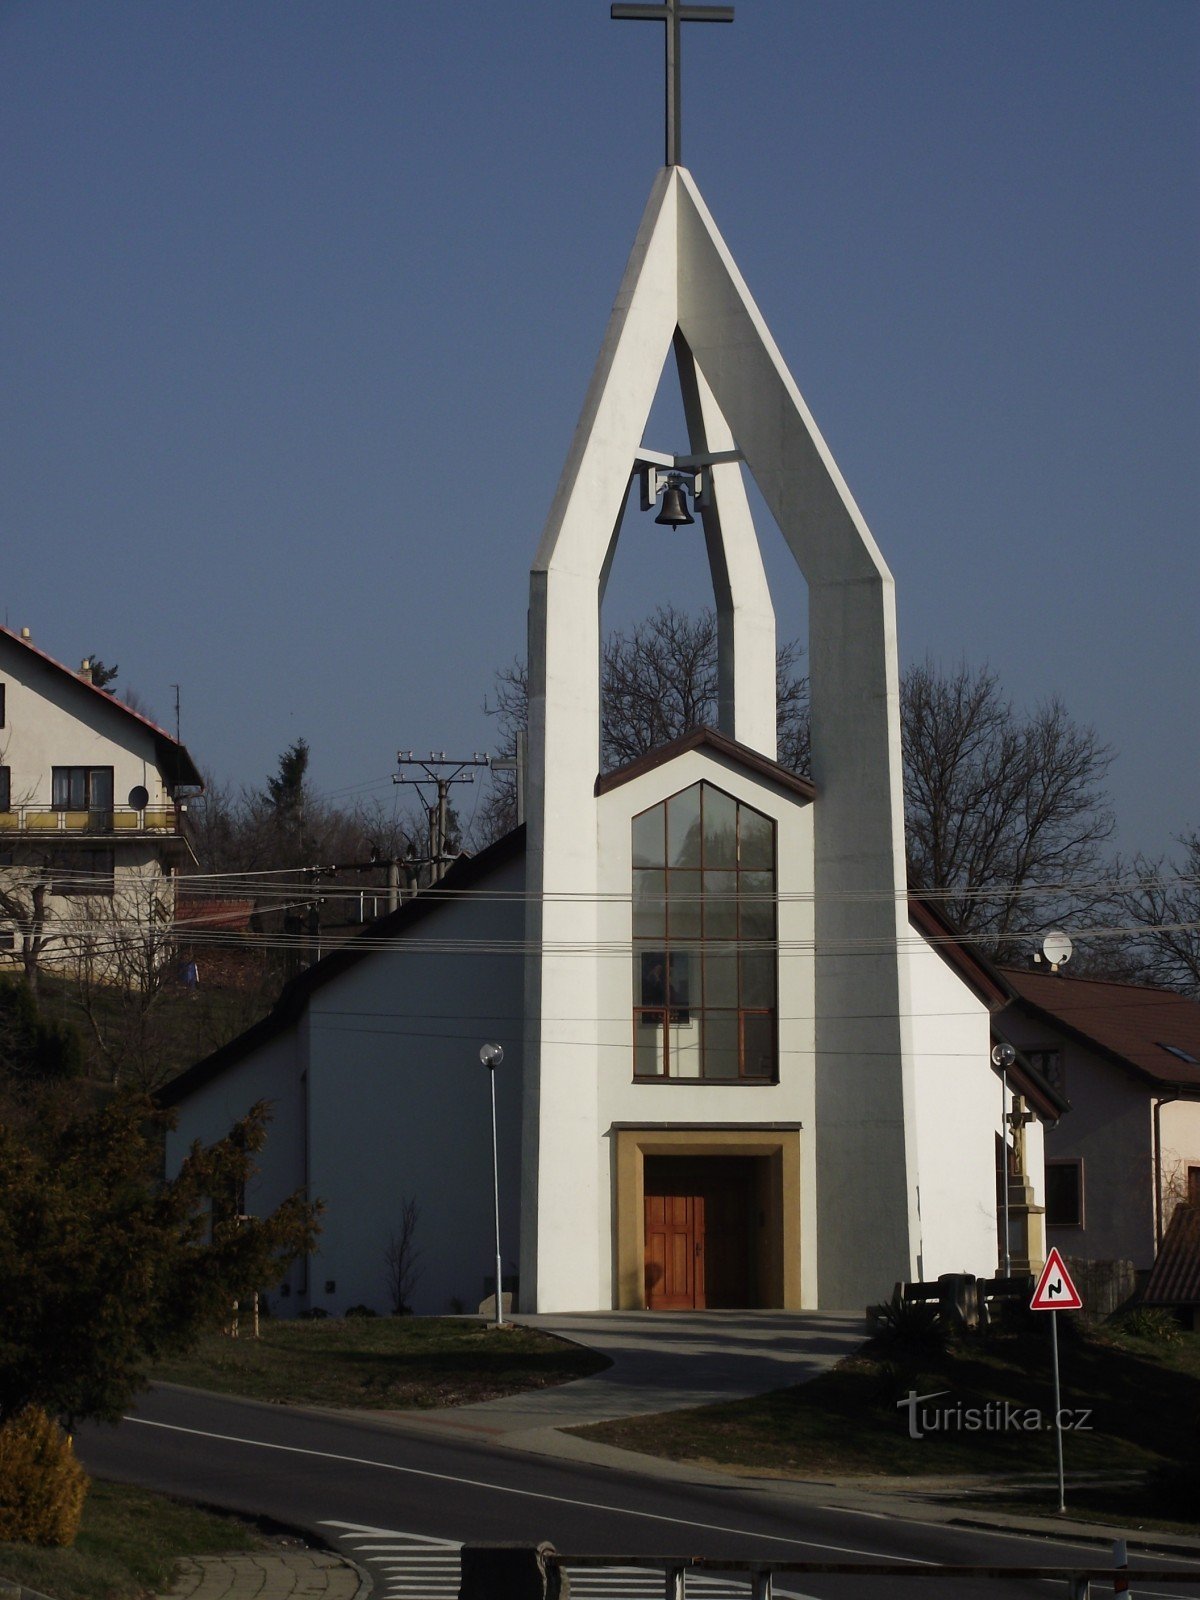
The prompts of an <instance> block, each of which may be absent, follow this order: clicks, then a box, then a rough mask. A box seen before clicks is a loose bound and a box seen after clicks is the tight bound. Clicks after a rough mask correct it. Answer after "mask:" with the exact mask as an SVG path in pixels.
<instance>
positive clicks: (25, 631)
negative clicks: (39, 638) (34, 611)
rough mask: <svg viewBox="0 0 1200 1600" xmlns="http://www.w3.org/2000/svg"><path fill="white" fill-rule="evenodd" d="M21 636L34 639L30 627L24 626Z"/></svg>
mask: <svg viewBox="0 0 1200 1600" xmlns="http://www.w3.org/2000/svg"><path fill="white" fill-rule="evenodd" d="M21 637H22V639H32V638H33V634H32V632H31V631H30V629H28V628H22V629H21Z"/></svg>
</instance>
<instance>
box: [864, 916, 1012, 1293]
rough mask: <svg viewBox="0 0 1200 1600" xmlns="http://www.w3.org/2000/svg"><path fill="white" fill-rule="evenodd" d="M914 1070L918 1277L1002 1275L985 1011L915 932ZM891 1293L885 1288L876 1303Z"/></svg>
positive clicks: (996, 1087) (997, 1108)
mask: <svg viewBox="0 0 1200 1600" xmlns="http://www.w3.org/2000/svg"><path fill="white" fill-rule="evenodd" d="M906 966H907V980H908V1009H909V1013H910V1022H911V1029H912V1039H913V1054H914V1059H915V1062H916V1097H915V1111H916V1135H917V1184H918V1188H919V1194H920V1212H921V1247H920V1258H919V1260H920V1267H919V1271H920V1276H921V1278H922V1279H923V1280H925V1281H929V1280H931V1279H933V1278H936V1277H937V1276H938V1275H939V1274H940V1273H943V1272H973V1273H975V1274H976V1276H977V1277H985V1276H989V1275H990V1274H992V1273H993V1272H994V1271H995V1270H996V1144H995V1141H996V1134H997V1132H998V1131H999V1130H1000V1117H1001V1105H1000V1083H999V1080H998V1078H997V1077H996V1075H995V1073H994V1072H993V1071H992V1068H991V1062H990V1055H989V1052H990V1049H991V1030H990V1017H989V1013H988V1010H987V1007H986V1006H985V1005H984V1004H983V1002H982V1001H981V1000H979V999H977V998H976V996H975V995H974V994H973V993H972V991H971V990H970V989H969V988H968V987H967V985H966V984H965V983H963V981H962V980H961V979H960V978H959V977H957V976H956V974H955V973H954V972H953V971H952V969H951V968H950V967H949V966H948V965H947V964H946V962H945V961H944V960H943V959H942V957H941V956H940V955H939V954H938V952H937V951H936V950H935V949H934V948H933V947H932V946H931V945H929V944H928V943H927V942H926V941H925V940H924V939H923V938H922V937H921V936H920V935H919V934H918V933H917V932H916V930H915V929H914V930H912V932H911V934H910V939H909V943H908V955H907V960H906ZM890 1291H891V1285H890V1284H887V1285H883V1286H881V1291H880V1298H885V1297H886V1295H887V1294H888V1293H890Z"/></svg>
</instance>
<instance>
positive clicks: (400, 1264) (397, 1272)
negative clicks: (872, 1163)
mask: <svg viewBox="0 0 1200 1600" xmlns="http://www.w3.org/2000/svg"><path fill="white" fill-rule="evenodd" d="M420 1220H421V1211H420V1208H419V1207H418V1205H417V1202H416V1201H415V1200H414V1199H411V1198H409V1197H408V1196H406V1197H405V1198H404V1200H403V1201H402V1202H401V1206H400V1221H399V1223H398V1225H397V1226H396V1227H395V1228H394V1229H393V1231H392V1232H391V1233H390V1234H389V1235H388V1239H387V1243H386V1244H385V1245H384V1248H383V1261H384V1266H385V1268H386V1270H387V1286H388V1296H389V1298H390V1300H391V1302H392V1312H393V1314H394V1315H395V1316H397V1317H403V1316H408V1315H410V1314H411V1312H412V1297H413V1295H414V1293H415V1292H416V1287H417V1284H418V1282H419V1281H420V1277H421V1267H420V1259H421V1256H422V1254H423V1253H424V1252H423V1251H422V1250H421V1249H420V1247H419V1246H418V1245H417V1243H416V1238H417V1224H418V1223H419V1222H420Z"/></svg>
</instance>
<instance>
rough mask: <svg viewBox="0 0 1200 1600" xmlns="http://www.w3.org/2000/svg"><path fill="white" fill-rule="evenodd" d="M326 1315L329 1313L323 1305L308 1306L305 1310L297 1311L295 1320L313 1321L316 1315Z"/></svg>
mask: <svg viewBox="0 0 1200 1600" xmlns="http://www.w3.org/2000/svg"><path fill="white" fill-rule="evenodd" d="M328 1315H329V1313H328V1311H326V1309H325V1307H324V1306H309V1307H308V1309H307V1310H305V1311H297V1313H296V1320H297V1322H300V1321H304V1320H307V1321H309V1322H314V1321H316V1319H317V1318H318V1317H327V1316H328Z"/></svg>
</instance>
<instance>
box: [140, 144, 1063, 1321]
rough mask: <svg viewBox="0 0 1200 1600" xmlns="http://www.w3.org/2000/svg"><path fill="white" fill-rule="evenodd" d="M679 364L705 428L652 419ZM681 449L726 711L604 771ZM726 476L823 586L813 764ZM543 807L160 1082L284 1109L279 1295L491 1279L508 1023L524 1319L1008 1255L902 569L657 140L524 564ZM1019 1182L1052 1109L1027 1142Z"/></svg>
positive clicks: (277, 1192) (203, 1117) (449, 1300)
mask: <svg viewBox="0 0 1200 1600" xmlns="http://www.w3.org/2000/svg"><path fill="white" fill-rule="evenodd" d="M672 355H673V356H674V359H675V361H676V364H677V367H678V371H679V376H680V383H681V390H682V396H683V402H684V412H685V415H686V418H687V426H688V433H689V438H688V441H687V450H686V452H684V453H683V454H681V455H679V456H676V457H668V456H663V455H661V454H656V453H653V452H649V451H648V449H647V446H646V445H645V443H644V439H643V432H644V428H645V426H646V421H647V418H648V415H649V412H650V408H651V405H652V402H653V399H654V395H655V392H656V389H657V386H658V382H659V378H660V374H661V372H662V369H663V366H664V363H665V362H666V361H667V360H669V359H670V358H671V357H672ZM655 468H663V469H671V468H674V469H677V470H679V471H680V472H681V473H683V474H685V475H687V476H688V477H689V479H690V478H691V477H694V476H696V475H697V474H698V476H699V481H700V485H701V487H702V493H701V495H700V498H699V500H698V501H697V505H698V510H699V516H700V519H701V524H702V542H701V538H700V532H701V530H697V531H696V534H695V535H694V545H693V548H694V549H695V551H696V559H704V558H707V560H708V563H709V566H710V569H711V573H712V578H713V588H714V593H715V596H716V602H717V614H718V632H719V641H720V663H719V676H720V713H719V726H718V727H717V728H714V729H700V730H695V731H694V732H692V733H690V734H687V735H685V736H684V737H682V738H681V739H679V740H677V741H675V743H674V744H672V745H670V746H668V747H666V748H665V749H663V750H659V751H656V752H652V753H651V754H650V755H648V756H646V757H644V758H642V759H641V760H639V761H637V762H635V763H633V764H631V765H630V766H628V767H626V768H624V769H622V770H621V771H618V772H616V773H608V774H604V775H601V774H600V771H599V729H600V667H599V662H600V604H601V600H602V598H603V592H604V585H605V582H606V579H607V575H608V572H609V570H610V567H611V563H612V557H613V551H614V547H615V542H616V539H617V536H618V532H619V530H620V524H621V518H622V508H623V506H624V504H625V500H626V497H627V494H628V491H629V487H630V483H631V478H632V477H634V475H636V474H637V473H638V472H640V471H642V470H651V471H653V470H654V469H655ZM743 472H747V473H749V474H750V475H751V476H752V477H753V478H754V480H755V482H756V483H757V486H758V488H759V490H760V491H761V493H762V496H763V498H764V500H765V502H766V504H767V506H768V508H769V510H770V512H771V515H772V517H773V518H774V521H775V522H776V524H777V526H778V529H779V531H780V533H782V536H783V538H784V540H785V541H786V544H787V546H788V548H789V549H790V551H791V553H792V555H793V557H794V558H795V560H796V562H797V564H798V566H799V568H800V570H801V572H802V574H803V577H804V579H805V582H806V584H807V588H808V596H809V657H810V674H811V677H810V691H811V707H812V778H811V781H809V780H808V779H802V778H798V777H797V776H796V775H795V774H793V773H791V772H789V771H786V770H785V769H784V768H782V767H780V766H779V765H778V764H777V762H776V760H775V756H776V746H775V616H774V612H773V609H772V603H771V598H770V594H769V592H768V588H767V583H766V578H765V575H764V570H763V563H762V557H761V552H760V547H759V536H758V531H757V530H756V528H755V526H754V523H753V520H752V517H751V513H750V508H749V502H748V499H747V494H746V487H745V482H744V478H743ZM529 689H530V725H529V758H528V759H529V767H528V795H527V822H526V824H525V825H524V827H523V828H521V829H519V830H517V831H516V832H514V833H513V834H512V835H510V836H508V838H507V839H505V840H501V841H500V842H499V843H498V844H497V845H494V846H492V847H491V848H490V849H489V850H487V851H485V852H483V853H481V855H479V856H478V857H476V858H474V859H473V860H471V861H467V862H464V863H462V864H460V865H459V866H458V867H456V868H454V869H453V870H452V872H451V874H450V875H449V876H448V877H447V878H446V879H445V880H444V881H443V884H442V885H441V886H439V888H438V889H435V890H433V891H428V892H426V893H424V894H422V895H420V896H418V897H417V899H416V900H414V901H411V902H409V903H408V904H406V905H404V906H402V907H401V908H400V909H399V911H397V912H394V913H392V914H391V915H389V916H388V917H386V918H383V919H381V920H380V921H379V922H378V923H376V924H373V925H371V926H370V927H368V928H367V929H366V930H365V931H364V935H363V937H362V938H360V939H359V940H356V941H352V942H351V944H350V945H349V946H347V947H346V948H345V949H343V950H341V951H339V952H337V953H335V954H334V955H332V956H329V957H327V958H326V959H325V960H324V961H322V962H319V963H318V964H317V965H316V966H315V967H314V968H312V969H310V971H309V972H307V973H305V974H303V975H302V977H301V978H300V979H298V980H297V981H296V982H295V983H294V984H293V985H292V986H290V988H289V990H288V991H285V994H284V996H283V998H282V1000H281V1001H280V1003H279V1005H278V1006H277V1008H276V1011H275V1013H273V1015H272V1017H270V1018H268V1019H266V1021H265V1022H264V1023H260V1024H259V1025H258V1026H257V1027H256V1028H255V1029H252V1030H251V1031H250V1033H248V1034H246V1035H244V1036H243V1037H242V1038H241V1039H239V1040H235V1041H234V1042H233V1043H232V1044H231V1045H229V1046H226V1047H225V1048H224V1049H223V1050H221V1051H219V1052H217V1054H216V1055H215V1056H213V1057H210V1058H209V1059H208V1060H207V1061H204V1062H201V1063H199V1064H198V1065H197V1066H196V1067H194V1068H192V1069H191V1071H190V1072H188V1073H186V1074H185V1075H184V1076H183V1077H182V1078H181V1079H180V1080H178V1082H177V1083H176V1084H175V1085H173V1086H171V1088H170V1089H169V1090H168V1092H167V1096H166V1097H167V1098H168V1100H170V1101H171V1102H172V1103H174V1104H176V1105H177V1106H178V1108H179V1114H180V1126H179V1129H178V1132H177V1133H176V1134H175V1135H174V1136H173V1139H172V1142H171V1144H170V1147H169V1150H168V1160H169V1162H177V1161H178V1160H179V1159H181V1156H182V1152H183V1151H184V1150H185V1149H186V1148H187V1145H188V1144H189V1143H190V1141H191V1140H192V1139H193V1138H200V1139H202V1140H205V1141H207V1140H210V1139H214V1138H217V1137H220V1136H221V1135H222V1134H223V1133H225V1132H226V1131H227V1130H228V1127H229V1125H230V1123H231V1122H232V1121H233V1120H234V1118H235V1117H237V1116H239V1115H241V1114H243V1113H244V1112H245V1110H246V1109H247V1108H248V1107H249V1105H251V1104H252V1103H253V1102H254V1101H255V1100H257V1099H259V1098H266V1099H268V1100H270V1101H271V1102H272V1104H273V1106H274V1117H275V1120H274V1124H273V1128H272V1133H271V1136H270V1139H269V1142H268V1147H267V1150H266V1152H265V1160H264V1166H263V1172H262V1175H261V1178H260V1180H259V1185H258V1191H257V1194H255V1193H253V1192H252V1193H251V1194H250V1195H248V1197H247V1204H248V1205H249V1206H250V1208H251V1209H252V1210H253V1209H266V1208H268V1207H270V1206H271V1205H273V1204H276V1203H278V1201H279V1200H280V1199H281V1198H282V1197H283V1196H284V1195H285V1194H287V1193H290V1192H291V1191H292V1190H293V1189H296V1188H305V1189H307V1191H308V1193H309V1194H310V1196H312V1197H313V1198H319V1199H322V1200H323V1201H324V1202H325V1205H326V1212H325V1217H324V1223H323V1227H324V1231H323V1234H322V1238H321V1241H320V1245H319V1250H318V1254H317V1256H315V1257H314V1258H313V1260H312V1261H311V1262H308V1263H304V1264H301V1265H298V1266H297V1267H295V1268H294V1269H293V1271H292V1273H291V1275H290V1276H289V1279H288V1280H287V1283H286V1286H285V1287H284V1288H281V1292H280V1297H279V1299H278V1301H277V1302H276V1303H277V1308H278V1309H279V1310H280V1311H284V1312H286V1311H288V1310H289V1309H290V1310H300V1309H303V1308H307V1307H313V1306H319V1307H321V1308H322V1309H325V1310H328V1311H331V1312H338V1311H342V1310H345V1309H346V1308H347V1307H348V1306H349V1305H352V1304H368V1305H372V1306H374V1307H375V1308H376V1309H379V1310H387V1309H391V1307H390V1306H389V1305H388V1304H387V1295H388V1288H387V1282H386V1272H385V1268H384V1256H385V1252H386V1247H387V1243H388V1239H389V1236H390V1235H391V1234H393V1233H394V1231H395V1228H396V1225H397V1219H398V1217H399V1215H400V1210H401V1203H402V1201H403V1200H405V1199H413V1200H415V1201H416V1202H417V1204H418V1206H419V1210H420V1216H421V1238H420V1241H419V1242H420V1245H421V1254H422V1268H421V1272H420V1275H419V1280H418V1287H417V1288H416V1290H415V1291H414V1295H413V1306H414V1309H416V1310H418V1311H428V1312H440V1311H446V1310H448V1309H452V1308H456V1307H457V1308H459V1309H462V1308H465V1309H469V1310H472V1309H474V1308H475V1306H476V1305H477V1304H478V1302H479V1301H480V1300H481V1299H482V1298H483V1296H484V1294H485V1292H486V1291H487V1289H488V1287H489V1285H488V1278H489V1274H490V1275H492V1276H493V1277H494V1269H493V1266H492V1256H491V1242H490V1241H491V1206H492V1183H491V1161H490V1157H491V1149H490V1126H489V1123H488V1120H487V1113H486V1102H485V1095H486V1082H485V1081H483V1080H484V1078H485V1077H486V1074H484V1073H483V1069H481V1067H480V1066H479V1064H478V1056H477V1049H478V1045H479V1044H481V1043H482V1042H484V1041H485V1040H493V1039H494V1040H496V1041H497V1042H499V1043H501V1044H502V1045H503V1046H504V1050H505V1063H504V1066H503V1067H502V1068H501V1069H499V1071H500V1076H499V1077H498V1080H497V1092H498V1098H499V1102H500V1124H499V1161H500V1185H499V1186H500V1193H501V1204H502V1215H501V1225H502V1238H503V1240H504V1249H503V1254H504V1258H505V1266H504V1271H505V1277H506V1280H507V1279H508V1278H509V1276H510V1274H511V1278H512V1281H513V1283H514V1285H515V1287H516V1303H517V1305H518V1307H519V1308H520V1309H521V1310H524V1311H529V1312H538V1311H546V1312H549V1311H579V1310H595V1309H605V1308H638V1307H648V1308H651V1309H661V1310H663V1311H669V1310H672V1309H683V1308H697V1309H703V1308H706V1307H737V1306H754V1307H780V1308H791V1309H798V1308H801V1307H818V1306H820V1307H831V1308H861V1307H862V1306H864V1305H866V1304H867V1303H869V1302H872V1301H877V1300H880V1299H883V1298H886V1296H887V1295H888V1294H889V1293H890V1291H891V1288H892V1285H893V1284H894V1283H895V1282H896V1281H897V1280H917V1279H929V1278H931V1277H934V1276H936V1275H937V1274H938V1273H941V1272H951V1271H955V1272H957V1271H969V1272H975V1273H977V1274H980V1275H984V1274H987V1273H990V1272H993V1271H995V1270H996V1265H997V1246H996V1227H997V1218H996V1209H997V1207H996V1192H997V1189H996V1141H997V1137H998V1135H999V1134H1000V1113H1001V1101H1000V1096H999V1094H998V1093H997V1089H998V1083H997V1079H996V1077H995V1076H994V1073H993V1071H992V1068H991V1066H990V1062H989V1047H990V1015H991V1010H992V1009H994V1007H995V1006H996V1005H997V1004H998V1003H1000V996H999V995H998V994H996V993H994V992H991V991H990V990H989V979H988V977H987V974H986V972H985V971H984V969H983V968H982V967H978V968H976V966H975V965H974V964H973V958H971V957H970V955H969V953H966V952H964V951H963V949H962V947H961V946H955V947H954V955H955V959H954V960H953V961H951V959H950V954H951V952H950V948H949V947H950V944H951V943H952V941H949V940H947V939H944V938H942V937H941V936H940V935H939V933H938V930H937V929H936V928H931V926H930V924H929V923H928V921H925V922H921V921H920V920H919V919H918V920H914V918H913V914H912V911H911V909H910V905H909V899H908V894H907V887H906V881H905V858H904V835H903V811H902V793H901V766H900V733H899V669H898V662H897V650H896V623H895V597H894V589H893V583H892V579H891V576H890V574H889V572H888V570H887V567H886V565H885V563H884V561H883V558H882V556H881V555H880V552H879V550H878V549H877V547H876V545H875V542H874V540H873V539H872V537H871V534H870V532H869V531H868V529H867V527H866V525H865V523H864V521H863V519H862V516H861V514H860V512H859V511H858V508H857V507H856V505H855V503H854V501H853V499H852V497H851V495H850V493H849V491H848V489H847V488H846V485H845V484H844V482H843V481H842V478H841V476H840V474H839V472H838V470H837V467H836V465H835V463H834V462H833V460H832V457H831V456H830V454H829V451H828V449H827V448H826V446H825V444H824V441H823V440H822V439H821V436H820V434H819V433H818V431H817V429H816V426H815V424H814V423H813V421H812V418H811V416H810V414H809V412H808V410H807V408H806V406H805V404H804V401H803V400H802V398H801V396H800V393H799V391H798V389H797V387H796V385H795V383H794V381H793V380H792V378H791V376H790V374H789V373H788V371H787V369H786V367H785V366H784V364H783V361H782V359H781V357H780V355H779V352H778V350H777V349H776V347H775V345H774V343H773V341H772V339H771V337H770V334H769V333H768V331H767V329H766V327H765V325H764V324H763V321H762V318H761V316H760V314H759V312H758V310H757V308H756V306H755V305H754V302H753V301H752V299H751V297H750V295H749V292H748V290H747V289H746V286H745V284H744V283H743V281H742V279H741V277H740V274H739V273H738V270H737V268H736V266H735V264H734V262H733V260H732V258H731V256H730V254H729V251H728V249H727V248H726V246H725V244H724V242H723V240H722V239H721V237H720V235H719V233H718V232H717V229H716V227H715V224H714V223H713V221H712V218H711V217H710V215H709V213H708V210H707V208H706V207H705V204H704V202H703V200H702V199H701V197H700V194H699V192H698V190H697V188H696V185H695V183H694V181H693V180H692V178H691V176H690V174H689V173H688V172H687V171H686V170H685V169H684V168H682V167H680V166H678V165H670V166H667V167H665V168H663V169H662V170H661V172H660V173H659V175H658V177H657V178H656V180H655V183H654V186H653V189H652V192H651V195H650V199H649V202H648V205H647V207H646V211H645V214H644V217H643V220H642V223H641V227H640V229H639V231H638V235H637V239H636V242H635V245H634V249H633V253H632V255H631V258H630V261H629V265H628V267H627V270H626V273H625V277H624V280H623V282H622V285H621V289H620V292H619V294H618V297H617V301H616V305H615V309H614V311H613V313H612V317H611V320H610V323H609V327H608V330H607V333H606V335H605V339H604V343H603V346H602V350H601V354H600V359H599V362H598V364H597V368H596V371H595V374H594V376H593V379H592V382H591V386H590V388H589V391H588V395H587V398H586V401H585V404H584V409H583V415H582V417H581V419H580V423H579V426H578V428H577V430H576V434H575V439H574V442H573V444H572V448H571V451H570V455H569V457H568V460H567V463H566V466H565V468H564V471H563V475H562V478H561V481H560V484H559V487H558V491H557V493H556V495H555V498H554V501H553V505H552V507H551V511H550V515H549V518H548V521H547V524H546V528H545V531H544V534H543V537H542V540H541V544H540V547H539V549H538V552H537V555H536V558H535V561H534V564H533V568H532V572H531V580H530V610H529ZM1029 1139H1030V1142H1031V1145H1034V1146H1037V1147H1038V1148H1037V1149H1034V1150H1033V1151H1032V1159H1031V1161H1030V1166H1031V1168H1032V1169H1033V1171H1034V1172H1035V1174H1038V1175H1039V1176H1038V1178H1037V1187H1038V1188H1039V1189H1040V1172H1041V1161H1040V1158H1039V1150H1040V1130H1039V1129H1037V1128H1036V1127H1035V1128H1034V1129H1033V1130H1032V1131H1031V1132H1030V1135H1029Z"/></svg>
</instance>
